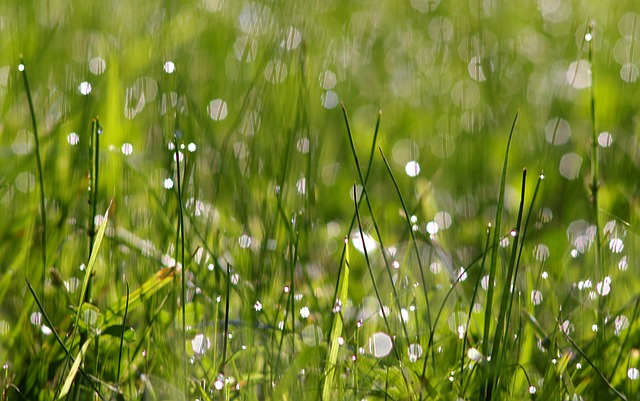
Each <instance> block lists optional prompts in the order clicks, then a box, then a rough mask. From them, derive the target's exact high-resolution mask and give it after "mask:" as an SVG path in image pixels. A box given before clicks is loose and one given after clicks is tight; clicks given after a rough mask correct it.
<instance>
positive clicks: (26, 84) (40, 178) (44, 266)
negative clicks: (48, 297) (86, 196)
mask: <svg viewBox="0 0 640 401" xmlns="http://www.w3.org/2000/svg"><path fill="white" fill-rule="evenodd" d="M18 69H19V70H20V71H22V78H23V81H24V88H25V91H26V93H27V101H28V103H29V114H31V124H32V126H33V137H34V140H35V148H36V164H37V167H38V186H39V187H40V220H41V222H42V232H41V240H42V251H41V256H42V272H41V274H42V278H41V283H42V290H43V291H44V283H45V280H46V277H47V211H46V209H45V208H46V202H45V199H46V198H45V194H44V177H43V168H42V157H41V156H40V139H39V135H38V123H37V122H36V111H35V108H34V107H33V98H32V96H31V89H30V88H29V79H28V78H27V66H26V65H25V63H24V58H23V57H22V56H20V66H19V67H18Z"/></svg>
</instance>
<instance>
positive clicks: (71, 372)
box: [58, 337, 91, 400]
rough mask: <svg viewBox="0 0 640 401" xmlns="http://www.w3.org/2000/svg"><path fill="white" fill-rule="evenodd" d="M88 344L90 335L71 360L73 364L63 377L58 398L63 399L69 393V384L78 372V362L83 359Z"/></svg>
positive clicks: (89, 343)
mask: <svg viewBox="0 0 640 401" xmlns="http://www.w3.org/2000/svg"><path fill="white" fill-rule="evenodd" d="M89 345H91V337H89V339H87V340H86V341H85V342H84V344H82V347H81V348H80V351H78V354H77V355H76V358H75V361H73V364H72V365H71V369H69V373H68V374H67V378H66V379H65V381H64V384H63V385H62V389H61V390H60V394H59V395H58V399H59V400H61V399H63V398H64V397H66V396H67V394H69V390H71V385H72V384H73V381H74V380H75V378H76V374H78V370H79V369H80V364H81V363H82V361H83V360H84V355H85V354H86V353H87V349H88V348H89Z"/></svg>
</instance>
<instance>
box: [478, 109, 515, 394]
mask: <svg viewBox="0 0 640 401" xmlns="http://www.w3.org/2000/svg"><path fill="white" fill-rule="evenodd" d="M517 120H518V113H516V115H515V117H514V119H513V123H512V124H511V130H510V131H509V139H508V140H507V146H506V149H505V154H504V162H503V166H502V177H501V179H500V192H499V195H498V206H497V208H496V219H495V227H494V232H493V244H492V250H491V258H490V260H489V263H490V266H489V288H488V291H487V302H486V306H485V318H484V330H483V339H482V354H483V355H485V356H489V344H490V341H489V340H490V336H491V321H492V320H493V316H492V313H493V310H492V306H493V293H494V283H495V279H496V269H497V266H498V249H499V248H500V239H501V238H500V226H501V223H502V211H503V209H504V191H505V187H506V182H507V167H508V165H509V151H510V149H511V140H512V139H513V133H514V131H515V127H516V121H517ZM499 335H500V334H499V333H497V332H496V336H495V338H498V337H499ZM489 376H490V377H491V376H492V373H490V375H489ZM490 377H487V379H488V380H490V381H491V380H492V379H491V378H490ZM485 390H486V392H485V394H484V396H485V397H486V399H489V400H490V399H491V386H490V385H489V384H487V389H485Z"/></svg>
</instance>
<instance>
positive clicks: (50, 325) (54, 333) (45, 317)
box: [26, 280, 105, 401]
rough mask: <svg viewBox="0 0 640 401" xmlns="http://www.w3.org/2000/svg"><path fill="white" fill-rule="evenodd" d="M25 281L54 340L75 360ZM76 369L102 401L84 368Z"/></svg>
mask: <svg viewBox="0 0 640 401" xmlns="http://www.w3.org/2000/svg"><path fill="white" fill-rule="evenodd" d="M26 282H27V287H28V288H29V292H31V295H32V296H33V299H34V300H35V301H36V304H37V305H38V309H40V312H42V316H43V317H44V320H45V321H46V322H47V325H49V328H50V329H51V332H52V333H53V336H54V337H55V339H56V341H57V342H58V344H60V346H61V347H62V349H63V350H64V352H65V353H66V354H67V357H68V358H69V359H70V360H71V361H73V362H75V358H74V357H73V355H71V352H70V351H69V349H68V348H67V347H66V345H64V341H62V338H60V335H59V334H58V332H57V331H56V329H55V326H54V325H53V322H51V319H50V318H49V315H48V314H47V312H46V311H45V310H44V307H43V306H42V302H40V299H39V298H38V295H36V291H35V290H34V289H33V286H32V285H31V283H30V282H29V280H26ZM76 327H77V324H76ZM78 370H79V371H80V374H82V376H83V377H84V378H85V379H86V380H87V383H89V386H91V389H92V390H93V391H94V392H95V393H96V394H97V395H98V398H100V399H101V400H103V401H104V399H105V398H104V397H103V396H102V394H100V391H99V390H98V388H97V387H96V386H95V384H94V383H93V381H92V380H91V378H90V377H89V375H88V374H87V373H86V372H85V371H84V369H82V368H81V367H78Z"/></svg>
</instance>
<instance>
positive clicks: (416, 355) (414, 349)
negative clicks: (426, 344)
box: [407, 344, 422, 363]
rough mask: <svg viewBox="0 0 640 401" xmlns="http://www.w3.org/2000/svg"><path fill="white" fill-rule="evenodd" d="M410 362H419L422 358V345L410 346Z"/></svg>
mask: <svg viewBox="0 0 640 401" xmlns="http://www.w3.org/2000/svg"><path fill="white" fill-rule="evenodd" d="M407 351H408V352H409V362H412V363H413V362H417V361H418V359H420V357H421V356H422V346H421V345H420V344H409V348H408V349H407Z"/></svg>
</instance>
